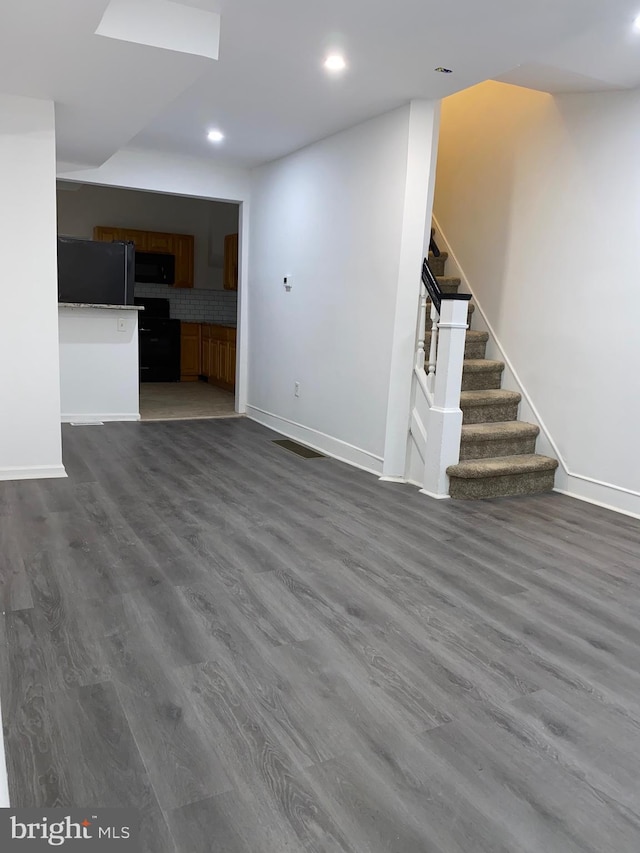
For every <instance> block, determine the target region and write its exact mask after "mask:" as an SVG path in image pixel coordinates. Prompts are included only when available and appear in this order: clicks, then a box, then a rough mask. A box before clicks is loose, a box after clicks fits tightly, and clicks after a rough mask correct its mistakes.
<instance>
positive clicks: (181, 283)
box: [93, 225, 195, 287]
mask: <svg viewBox="0 0 640 853" xmlns="http://www.w3.org/2000/svg"><path fill="white" fill-rule="evenodd" d="M93 239H94V240H101V241H103V242H108V243H111V242H113V241H114V240H124V241H125V242H129V243H133V244H134V246H135V247H136V252H154V253H157V254H162V255H173V256H174V257H175V259H176V271H175V282H174V285H173V286H174V287H193V283H194V266H195V264H194V252H195V241H194V238H193V236H192V235H191V234H166V233H164V232H162V231H141V230H137V229H132V228H114V227H111V226H105V225H96V227H95V228H94V229H93Z"/></svg>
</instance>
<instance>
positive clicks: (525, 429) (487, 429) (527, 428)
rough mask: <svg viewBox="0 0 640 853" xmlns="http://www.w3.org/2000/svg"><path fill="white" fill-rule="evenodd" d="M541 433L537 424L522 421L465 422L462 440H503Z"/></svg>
mask: <svg viewBox="0 0 640 853" xmlns="http://www.w3.org/2000/svg"><path fill="white" fill-rule="evenodd" d="M539 433H540V427H538V426H536V424H527V423H523V422H522V421H498V422H497V423H493V424H491V423H489V424H463V426H462V441H463V442H471V441H473V442H476V441H503V440H508V439H514V438H527V437H535V436H537V435H538V434H539Z"/></svg>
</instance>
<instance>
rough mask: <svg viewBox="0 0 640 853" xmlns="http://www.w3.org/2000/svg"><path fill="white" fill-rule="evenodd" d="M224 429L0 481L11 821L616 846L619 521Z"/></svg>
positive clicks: (635, 541)
mask: <svg viewBox="0 0 640 853" xmlns="http://www.w3.org/2000/svg"><path fill="white" fill-rule="evenodd" d="M275 437H276V436H275V435H274V434H273V433H270V432H269V431H267V430H265V429H263V428H262V427H260V426H258V425H256V424H254V423H252V422H250V421H247V420H228V421H220V420H219V421H193V422H188V423H187V422H174V423H159V424H112V425H107V426H104V427H76V428H74V427H67V428H65V432H64V451H65V462H66V466H67V470H68V472H69V474H70V478H69V479H68V480H64V481H60V480H59V481H41V482H21V483H4V484H0V581H1V586H0V596H1V599H2V610H3V611H4V616H3V619H2V623H1V626H0V627H1V631H2V636H1V637H0V642H1V644H2V655H1V656H0V676H1V680H0V697H1V703H2V711H3V716H4V731H5V744H6V751H7V762H8V770H9V785H10V794H11V800H12V805H14V806H41V807H44V806H57V805H59V806H69V805H75V806H89V805H92V806H96V807H98V806H117V805H132V806H135V807H136V808H138V809H139V810H140V812H141V814H142V817H143V828H144V850H145V851H148V853H169V851H172V853H176V851H178V852H179V853H210V851H211V853H307V851H316V852H318V853H319V851H322V853H334V851H336V852H337V851H349V853H482V851H491V853H638V850H640V666H639V665H640V621H639V619H638V614H639V605H640V524H639V523H638V522H636V521H634V520H632V519H629V518H625V517H623V516H618V515H615V514H613V513H610V512H608V511H606V510H601V509H598V508H595V507H590V506H588V505H585V504H581V503H578V502H575V501H572V500H571V499H568V498H565V497H562V496H559V495H546V496H539V497H532V498H520V499H499V500H494V501H489V502H483V503H469V504H466V503H453V502H444V503H440V502H436V501H430V500H428V499H427V498H425V497H423V496H421V495H420V494H418V492H417V491H416V490H415V489H413V488H410V487H402V486H396V485H390V484H383V483H380V482H378V481H377V479H376V478H375V477H373V476H371V475H368V474H365V473H363V472H360V471H357V470H354V469H351V468H349V467H347V466H346V465H343V464H340V463H338V462H336V461H334V460H331V459H302V458H300V457H298V456H295V455H294V454H292V453H289V452H287V451H286V450H283V449H281V448H280V447H277V446H276V445H274V444H273V443H272V439H273V438H275Z"/></svg>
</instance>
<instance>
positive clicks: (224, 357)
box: [201, 323, 236, 391]
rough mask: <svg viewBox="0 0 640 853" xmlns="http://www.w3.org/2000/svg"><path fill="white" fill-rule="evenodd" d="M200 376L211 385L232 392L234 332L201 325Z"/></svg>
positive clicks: (234, 362) (234, 379)
mask: <svg viewBox="0 0 640 853" xmlns="http://www.w3.org/2000/svg"><path fill="white" fill-rule="evenodd" d="M201 364H202V375H203V376H205V377H206V379H207V381H208V382H210V383H211V384H212V385H217V386H218V387H220V388H225V389H226V390H227V391H233V390H235V387H236V330H235V329H234V328H229V327H228V326H215V325H212V324H209V323H203V325H202V358H201Z"/></svg>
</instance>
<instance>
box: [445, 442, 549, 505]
mask: <svg viewBox="0 0 640 853" xmlns="http://www.w3.org/2000/svg"><path fill="white" fill-rule="evenodd" d="M557 467H558V462H557V460H556V459H551V458H550V457H549V456H540V455H539V454H537V453H528V454H524V455H518V456H500V457H495V458H490V459H474V460H468V461H466V462H459V463H458V464H457V465H450V466H449V468H447V474H448V475H449V480H450V487H449V494H450V496H451V497H452V498H458V499H466V500H477V499H479V498H493V497H505V496H507V495H535V494H539V493H540V492H548V491H551V490H552V489H553V486H554V479H555V471H556V468H557Z"/></svg>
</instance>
